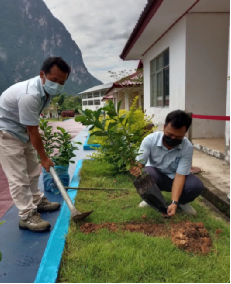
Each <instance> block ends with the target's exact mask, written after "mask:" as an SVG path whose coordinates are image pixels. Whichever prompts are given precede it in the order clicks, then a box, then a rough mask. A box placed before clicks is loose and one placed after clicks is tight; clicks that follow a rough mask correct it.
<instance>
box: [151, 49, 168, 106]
mask: <svg viewBox="0 0 231 284" xmlns="http://www.w3.org/2000/svg"><path fill="white" fill-rule="evenodd" d="M166 51H168V64H167V65H165V66H164V53H165V52H166ZM169 55H170V52H169V47H168V48H166V49H164V50H163V51H162V52H161V53H160V54H158V55H157V56H156V57H155V58H153V59H152V60H151V61H150V107H157V108H164V107H169V103H168V104H165V102H166V100H168V102H169V97H170V96H169V95H168V96H165V88H166V86H165V80H164V75H165V71H166V70H170V62H169V57H170V56H169ZM159 58H160V60H161V67H159V68H157V67H158V66H157V64H158V59H159ZM159 74H161V76H160V78H161V81H162V82H161V96H158V90H157V77H158V75H159ZM168 80H169V79H168ZM169 82H170V80H169ZM169 82H168V84H169ZM153 84H154V87H153ZM158 98H161V99H159V100H161V101H162V104H161V105H158Z"/></svg>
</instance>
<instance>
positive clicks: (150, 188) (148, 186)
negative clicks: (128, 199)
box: [133, 173, 168, 214]
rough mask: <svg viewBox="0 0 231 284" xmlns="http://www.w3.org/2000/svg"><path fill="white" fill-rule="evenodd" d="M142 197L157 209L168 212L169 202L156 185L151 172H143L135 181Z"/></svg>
mask: <svg viewBox="0 0 231 284" xmlns="http://www.w3.org/2000/svg"><path fill="white" fill-rule="evenodd" d="M133 184H134V186H135V188H136V191H137V193H138V194H139V195H140V197H141V198H142V199H143V200H144V201H146V202H147V203H148V205H150V206H151V207H153V208H155V209H156V210H157V211H159V212H161V213H164V214H167V209H168V206H167V203H166V201H165V199H164V196H163V195H162V193H161V191H160V190H159V188H158V186H157V185H156V183H155V181H154V179H153V177H152V176H151V175H149V174H146V173H145V174H142V175H140V176H139V177H137V178H136V179H135V181H134V182H133Z"/></svg>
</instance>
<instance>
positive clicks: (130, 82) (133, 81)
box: [102, 70, 143, 101]
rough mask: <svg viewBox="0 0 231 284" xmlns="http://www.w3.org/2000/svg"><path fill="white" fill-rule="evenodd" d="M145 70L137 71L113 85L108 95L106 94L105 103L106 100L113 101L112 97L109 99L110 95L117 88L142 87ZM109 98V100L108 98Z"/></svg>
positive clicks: (107, 92)
mask: <svg viewBox="0 0 231 284" xmlns="http://www.w3.org/2000/svg"><path fill="white" fill-rule="evenodd" d="M142 78H143V70H140V71H136V72H135V73H133V74H131V75H129V76H127V77H125V78H122V79H121V80H118V81H117V82H115V83H113V84H112V86H111V88H109V89H108V90H107V91H106V93H105V94H104V95H105V97H103V99H102V101H104V100H105V99H111V98H113V96H112V95H111V96H112V97H109V96H110V95H107V94H109V93H110V92H111V91H112V90H113V89H116V88H128V87H132V86H142V85H143V81H142ZM106 97H107V98H106Z"/></svg>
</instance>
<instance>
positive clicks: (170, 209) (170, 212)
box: [162, 204, 177, 217]
mask: <svg viewBox="0 0 231 284" xmlns="http://www.w3.org/2000/svg"><path fill="white" fill-rule="evenodd" d="M176 209H177V205H176V204H171V205H169V206H168V214H167V215H166V214H162V215H163V216H164V217H171V216H174V215H175V214H176Z"/></svg>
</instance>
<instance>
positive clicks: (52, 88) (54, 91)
mask: <svg viewBox="0 0 231 284" xmlns="http://www.w3.org/2000/svg"><path fill="white" fill-rule="evenodd" d="M44 77H45V78H46V76H45V74H44ZM43 88H44V90H45V91H46V92H47V93H48V94H49V95H50V96H56V95H59V94H60V93H61V92H62V91H63V88H64V85H60V84H58V83H55V82H52V81H50V80H48V79H47V78H46V82H45V84H44V85H43Z"/></svg>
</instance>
